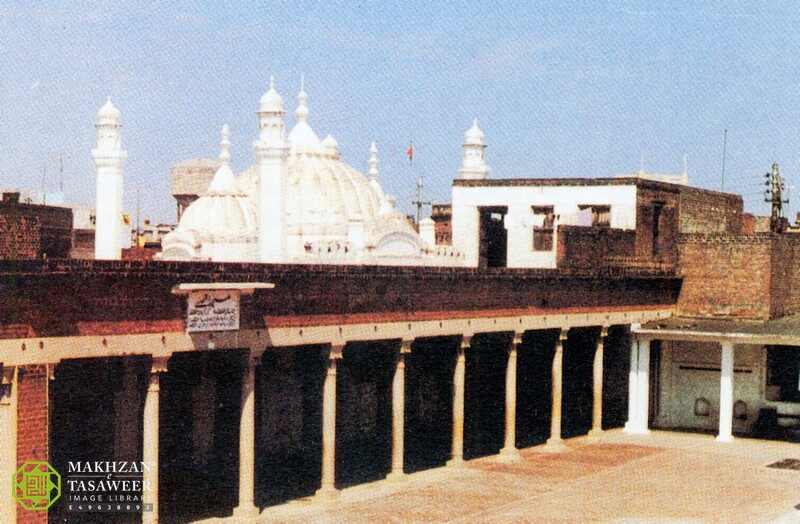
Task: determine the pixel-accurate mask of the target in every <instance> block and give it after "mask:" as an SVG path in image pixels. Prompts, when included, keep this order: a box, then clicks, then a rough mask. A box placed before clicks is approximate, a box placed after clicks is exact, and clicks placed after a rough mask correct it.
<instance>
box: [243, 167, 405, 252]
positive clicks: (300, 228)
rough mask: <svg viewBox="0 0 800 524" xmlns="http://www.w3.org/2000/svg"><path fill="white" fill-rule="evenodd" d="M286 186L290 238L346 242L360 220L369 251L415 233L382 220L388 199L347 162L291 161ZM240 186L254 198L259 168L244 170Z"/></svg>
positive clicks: (286, 213)
mask: <svg viewBox="0 0 800 524" xmlns="http://www.w3.org/2000/svg"><path fill="white" fill-rule="evenodd" d="M285 180H286V185H285V200H284V212H285V225H286V233H287V234H288V235H290V236H303V237H312V238H323V237H328V238H330V237H345V236H346V235H347V225H348V222H349V221H350V220H353V219H355V218H356V217H360V218H361V219H363V221H364V236H365V239H366V243H367V245H370V244H371V243H372V244H374V243H375V242H377V241H378V240H379V239H380V237H382V236H384V235H386V234H389V233H391V232H405V233H412V234H413V233H414V231H413V229H412V228H411V226H410V225H409V224H408V223H407V222H406V221H405V219H404V220H403V221H397V220H387V217H386V213H385V210H384V214H383V215H382V214H381V207H382V204H383V202H382V200H383V199H382V198H381V197H380V196H379V195H378V194H377V193H376V191H375V190H374V189H373V188H372V187H371V186H370V184H369V182H368V181H367V178H366V177H365V176H364V175H363V174H361V173H360V172H358V171H357V170H356V169H353V168H352V167H350V166H348V165H347V164H345V163H344V162H341V161H339V160H336V159H333V158H328V157H323V156H309V155H299V154H298V155H290V156H289V158H288V159H287V160H286V179H285ZM237 184H238V186H239V188H240V189H241V190H243V191H246V192H248V193H250V194H252V195H254V196H255V193H256V191H257V188H258V166H251V167H250V168H248V169H247V170H245V172H244V173H242V175H241V176H240V177H239V180H238V181H237ZM384 207H385V206H384ZM397 214H398V215H401V214H400V213H399V212H397ZM394 218H396V217H394Z"/></svg>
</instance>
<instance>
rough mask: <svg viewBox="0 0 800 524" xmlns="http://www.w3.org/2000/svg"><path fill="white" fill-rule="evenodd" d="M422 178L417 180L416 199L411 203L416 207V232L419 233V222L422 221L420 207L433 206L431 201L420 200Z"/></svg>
mask: <svg viewBox="0 0 800 524" xmlns="http://www.w3.org/2000/svg"><path fill="white" fill-rule="evenodd" d="M422 188H423V183H422V177H419V178H418V179H417V198H416V200H412V201H411V203H412V204H414V205H415V206H417V231H419V221H420V220H422V207H423V206H431V207H432V206H433V201H432V200H422Z"/></svg>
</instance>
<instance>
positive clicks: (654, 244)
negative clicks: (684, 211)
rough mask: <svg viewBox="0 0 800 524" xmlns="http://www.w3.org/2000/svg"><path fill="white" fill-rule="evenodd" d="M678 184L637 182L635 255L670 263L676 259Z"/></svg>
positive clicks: (639, 257) (643, 258)
mask: <svg viewBox="0 0 800 524" xmlns="http://www.w3.org/2000/svg"><path fill="white" fill-rule="evenodd" d="M678 187H679V186H669V187H667V188H663V187H648V186H640V187H639V188H638V189H637V192H636V253H635V256H636V258H638V259H640V260H653V261H658V262H662V263H672V264H674V263H675V262H676V261H677V259H678V234H679V223H678V216H679V205H680V204H679V193H678ZM657 209H658V210H659V211H658V216H656V213H657V211H656V210H657ZM656 220H658V223H657V224H656V223H655V221H656ZM656 234H657V236H656Z"/></svg>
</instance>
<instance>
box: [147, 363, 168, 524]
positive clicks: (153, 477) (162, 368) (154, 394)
mask: <svg viewBox="0 0 800 524" xmlns="http://www.w3.org/2000/svg"><path fill="white" fill-rule="evenodd" d="M167 360H168V359H167V358H163V357H153V364H152V367H151V369H150V384H149V386H148V387H147V394H146V396H145V398H144V413H143V418H144V420H143V423H142V426H143V428H142V440H143V442H142V449H143V457H142V460H143V461H144V464H145V468H144V472H143V475H142V486H143V490H142V491H143V498H144V502H145V503H148V502H149V503H152V505H153V510H152V511H144V512H142V522H143V523H144V524H149V523H155V522H158V404H159V394H160V389H161V388H160V376H161V373H164V372H166V371H167Z"/></svg>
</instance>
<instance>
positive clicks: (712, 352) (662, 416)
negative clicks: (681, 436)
mask: <svg viewBox="0 0 800 524" xmlns="http://www.w3.org/2000/svg"><path fill="white" fill-rule="evenodd" d="M765 354H766V353H765V348H764V347H763V346H744V345H737V346H734V358H733V368H734V374H733V401H734V402H736V401H737V400H743V401H745V402H746V403H747V406H748V417H747V420H736V419H734V421H733V431H734V432H738V431H749V429H750V427H751V426H752V425H753V424H754V423H755V421H756V419H757V418H758V410H759V409H760V408H762V407H765V405H766V404H767V403H766V401H765V400H764V385H765V384H766V371H765V369H766V358H765ZM721 355H722V348H721V346H720V345H719V344H714V343H708V342H669V341H664V342H662V352H661V364H660V369H659V381H660V387H659V411H658V413H657V416H656V419H655V422H656V425H657V426H658V427H663V428H692V429H706V430H710V431H714V432H716V431H717V429H718V428H719V390H720V371H719V367H720V362H721ZM681 366H684V367H686V366H691V367H711V368H717V369H716V370H713V371H712V370H709V371H706V370H702V371H701V370H689V369H681ZM700 397H704V398H706V399H708V401H709V402H710V410H709V416H707V417H701V416H696V415H695V414H694V405H695V400H696V399H698V398H700Z"/></svg>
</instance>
